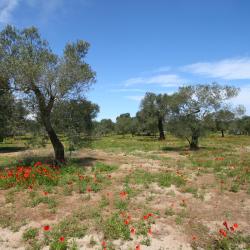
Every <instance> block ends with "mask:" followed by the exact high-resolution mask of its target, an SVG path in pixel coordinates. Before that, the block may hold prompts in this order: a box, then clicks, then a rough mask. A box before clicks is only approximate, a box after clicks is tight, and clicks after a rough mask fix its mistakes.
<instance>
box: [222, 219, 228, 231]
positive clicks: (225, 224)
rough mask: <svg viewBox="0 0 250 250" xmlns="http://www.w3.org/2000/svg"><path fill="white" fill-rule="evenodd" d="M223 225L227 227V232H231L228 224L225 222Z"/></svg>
mask: <svg viewBox="0 0 250 250" xmlns="http://www.w3.org/2000/svg"><path fill="white" fill-rule="evenodd" d="M223 225H224V226H225V228H226V229H227V230H229V227H228V224H227V222H226V221H224V222H223Z"/></svg>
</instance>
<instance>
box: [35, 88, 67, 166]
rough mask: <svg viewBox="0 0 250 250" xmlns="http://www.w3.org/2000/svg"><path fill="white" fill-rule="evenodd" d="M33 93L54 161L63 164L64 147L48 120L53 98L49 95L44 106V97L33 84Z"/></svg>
mask: <svg viewBox="0 0 250 250" xmlns="http://www.w3.org/2000/svg"><path fill="white" fill-rule="evenodd" d="M33 91H34V93H35V95H36V97H37V100H38V104H39V110H40V113H41V118H42V122H43V125H44V127H45V129H46V131H47V133H48V136H49V139H50V141H51V144H52V146H53V149H54V153H55V159H56V161H58V162H61V163H63V162H65V158H64V146H63V144H62V143H61V141H60V140H59V138H58V136H57V135H56V132H55V130H54V129H53V127H52V125H51V120H50V114H51V110H52V108H53V105H54V101H55V97H54V96H52V95H51V96H50V99H49V101H48V103H47V104H46V103H45V98H44V96H43V95H42V93H41V91H40V90H39V88H37V87H36V86H35V85H34V84H33Z"/></svg>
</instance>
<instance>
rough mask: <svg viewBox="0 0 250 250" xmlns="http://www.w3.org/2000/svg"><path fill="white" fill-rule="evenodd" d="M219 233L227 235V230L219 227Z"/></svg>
mask: <svg viewBox="0 0 250 250" xmlns="http://www.w3.org/2000/svg"><path fill="white" fill-rule="evenodd" d="M219 233H220V235H223V236H224V237H227V232H226V231H225V230H223V229H220V231H219Z"/></svg>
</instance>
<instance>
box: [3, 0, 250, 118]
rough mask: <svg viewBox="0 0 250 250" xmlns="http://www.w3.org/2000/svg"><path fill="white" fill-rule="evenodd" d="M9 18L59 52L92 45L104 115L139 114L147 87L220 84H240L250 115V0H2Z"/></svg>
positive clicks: (163, 89)
mask: <svg viewBox="0 0 250 250" xmlns="http://www.w3.org/2000/svg"><path fill="white" fill-rule="evenodd" d="M7 23H10V24H13V25H15V26H17V27H18V28H23V27H28V26H31V25H35V26H37V27H38V28H39V30H40V32H41V34H42V36H43V37H44V38H45V39H46V40H48V41H49V43H50V45H51V47H52V48H53V50H54V51H55V52H56V53H58V54H60V53H62V50H63V48H64V45H65V43H66V42H68V41H75V40H77V39H84V40H86V41H88V42H90V44H91V48H90V51H89V54H88V56H87V61H88V63H90V64H91V66H92V68H93V69H94V70H95V71H96V73H97V82H96V84H94V85H93V86H92V88H91V90H90V91H89V92H88V93H87V97H88V98H89V99H90V100H91V101H93V102H95V103H97V104H98V105H99V106H100V109H101V110H100V114H99V116H98V120H99V119H102V118H112V119H113V120H114V119H115V117H116V116H118V115H119V114H121V113H125V112H130V113H131V115H134V114H135V113H136V111H137V110H138V108H139V104H140V100H141V98H142V97H143V96H144V94H145V92H147V91H151V92H156V93H172V92H174V91H175V90H177V89H178V87H179V86H183V85H187V84H196V83H211V82H214V81H216V82H218V83H221V84H225V83H227V84H231V85H234V86H238V87H240V88H241V92H240V94H239V96H238V97H237V98H235V99H233V100H232V103H233V104H234V105H237V104H244V105H245V107H246V108H247V114H250V32H249V27H250V1H248V0H126V1H122V0H105V1H104V0H70V1H69V0H49V1H45V0H0V27H1V28H2V27H4V25H6V24H7Z"/></svg>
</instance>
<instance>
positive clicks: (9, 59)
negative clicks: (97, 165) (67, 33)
mask: <svg viewBox="0 0 250 250" xmlns="http://www.w3.org/2000/svg"><path fill="white" fill-rule="evenodd" d="M88 49H89V43H87V42H85V41H83V40H78V41H77V42H75V43H68V44H66V46H65V48H64V51H63V55H62V56H58V55H56V54H55V53H53V52H52V50H51V48H50V47H49V44H48V42H47V41H46V40H44V39H42V38H41V36H40V34H39V32H38V30H37V29H36V28H35V27H31V28H26V29H23V30H18V29H16V28H15V27H12V26H10V25H8V26H6V28H5V29H3V30H2V32H1V33H0V75H1V76H3V78H4V79H8V82H9V83H10V86H11V88H12V89H13V90H14V91H19V92H20V93H21V94H22V96H23V98H26V99H27V100H28V101H29V102H30V104H31V105H32V106H33V107H34V112H35V113H38V112H39V114H40V117H41V121H42V123H43V125H44V127H45V129H46V131H47V133H48V136H49V138H50V140H51V143H52V145H53V148H54V151H55V158H56V159H57V160H59V161H64V146H63V144H62V143H61V141H60V139H59V138H58V136H57V134H56V133H55V130H54V128H53V127H52V124H51V111H52V109H53V106H54V104H55V103H56V102H57V101H60V100H68V99H77V98H79V97H82V95H83V94H84V92H85V91H86V90H87V89H88V87H89V86H90V84H91V83H93V82H94V80H95V73H94V72H93V71H92V69H91V67H90V66H89V64H87V63H86V62H85V56H86V54H87V53H88Z"/></svg>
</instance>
